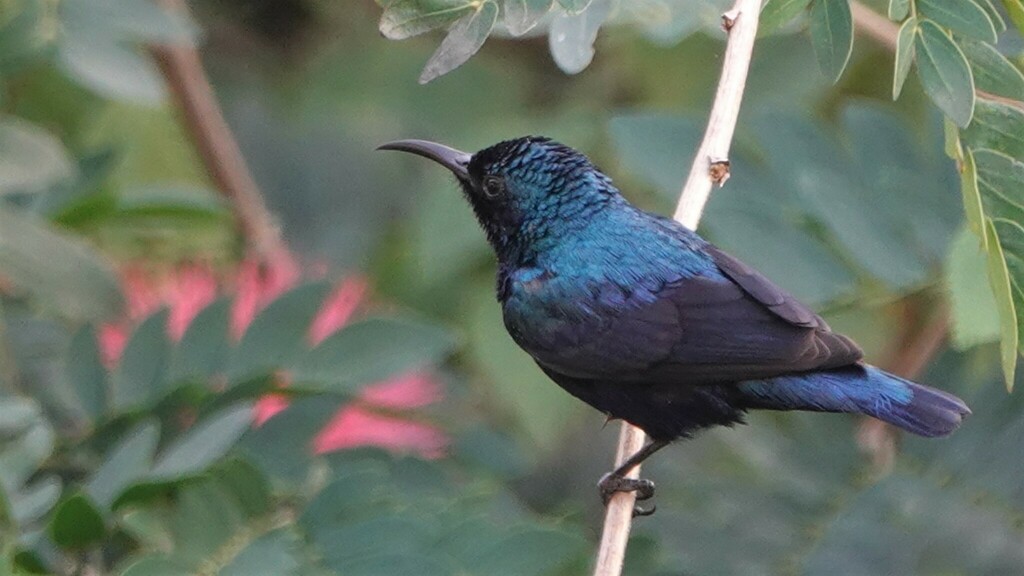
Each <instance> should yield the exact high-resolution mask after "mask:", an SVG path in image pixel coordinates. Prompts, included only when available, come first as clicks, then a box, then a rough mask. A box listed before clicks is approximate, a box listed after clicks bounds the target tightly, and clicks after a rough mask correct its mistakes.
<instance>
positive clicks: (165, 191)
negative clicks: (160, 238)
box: [117, 186, 230, 220]
mask: <svg viewBox="0 0 1024 576" xmlns="http://www.w3.org/2000/svg"><path fill="white" fill-rule="evenodd" d="M117 211H118V215H119V217H160V218H184V219H212V220H217V219H225V218H228V217H229V216H230V212H229V210H228V207H227V206H226V205H225V203H224V202H223V201H222V200H220V198H218V197H217V196H215V195H214V193H213V192H211V191H210V190H205V189H202V188H195V187H187V186H148V187H146V188H142V189H134V190H129V191H126V192H125V193H124V194H122V195H120V196H119V197H118V199H117Z"/></svg>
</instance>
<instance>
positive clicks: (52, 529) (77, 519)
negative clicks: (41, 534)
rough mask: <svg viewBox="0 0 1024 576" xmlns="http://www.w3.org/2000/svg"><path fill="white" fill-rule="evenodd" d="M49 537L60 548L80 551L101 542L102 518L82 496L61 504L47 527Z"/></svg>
mask: <svg viewBox="0 0 1024 576" xmlns="http://www.w3.org/2000/svg"><path fill="white" fill-rule="evenodd" d="M48 531H49V533H50V537H51V538H53V541H54V542H55V543H56V544H57V545H58V546H60V547H61V548H71V549H81V548H85V547H87V546H89V545H91V544H95V543H97V542H100V541H102V540H103V537H104V535H105V533H106V527H105V526H104V524H103V516H102V515H101V514H100V512H99V510H97V509H96V506H94V505H93V503H92V501H90V500H89V498H88V497H86V496H85V495H84V494H81V493H78V494H74V495H72V496H71V497H70V498H67V499H66V500H64V501H63V502H61V503H60V504H59V505H58V506H57V509H56V510H55V511H54V513H53V518H52V519H51V520H50V524H49V526H48Z"/></svg>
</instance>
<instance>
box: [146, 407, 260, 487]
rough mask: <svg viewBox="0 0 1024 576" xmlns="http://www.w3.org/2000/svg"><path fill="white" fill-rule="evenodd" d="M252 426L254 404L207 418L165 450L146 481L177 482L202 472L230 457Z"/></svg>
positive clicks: (230, 409)
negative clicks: (238, 441)
mask: <svg viewBox="0 0 1024 576" xmlns="http://www.w3.org/2000/svg"><path fill="white" fill-rule="evenodd" d="M251 423H252V405H251V404H240V405H238V406H233V407H231V408H226V409H224V410H221V411H220V412H218V413H216V414H214V415H212V416H209V417H207V418H206V419H205V420H203V421H202V422H200V423H199V424H197V425H196V426H195V427H193V428H192V429H190V430H189V431H188V432H186V433H185V434H184V435H183V436H181V437H180V438H178V439H177V440H175V441H174V442H173V443H172V444H171V445H170V446H168V447H167V449H166V450H164V452H163V453H162V454H161V455H160V457H159V458H158V459H157V461H156V464H154V465H153V470H152V471H150V473H149V475H148V477H147V478H148V479H149V480H157V481H164V480H175V479H178V478H182V477H186V476H191V475H193V474H197V473H199V472H202V471H203V470H205V469H206V468H208V467H209V466H210V465H211V464H213V463H214V462H216V461H217V460H219V459H220V458H221V457H223V456H224V455H225V454H227V452H228V450H230V449H231V447H232V446H234V445H235V442H236V441H237V440H238V439H239V438H241V437H242V434H244V433H245V431H246V430H248V429H249V426H250V424H251Z"/></svg>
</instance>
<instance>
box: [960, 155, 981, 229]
mask: <svg viewBox="0 0 1024 576" xmlns="http://www.w3.org/2000/svg"><path fill="white" fill-rule="evenodd" d="M960 191H961V193H962V194H963V198H964V214H965V215H966V218H967V225H968V226H969V227H970V229H971V231H973V232H974V233H975V234H976V235H977V236H978V238H979V239H980V240H981V243H982V248H987V244H986V243H985V239H986V238H987V236H986V234H985V210H984V208H982V204H981V192H979V191H978V169H977V167H976V166H975V165H974V152H972V151H971V149H970V148H968V149H967V150H966V151H965V153H964V160H963V165H962V166H961V167H960Z"/></svg>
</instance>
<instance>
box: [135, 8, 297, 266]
mask: <svg viewBox="0 0 1024 576" xmlns="http://www.w3.org/2000/svg"><path fill="white" fill-rule="evenodd" d="M161 3H162V4H163V6H164V7H165V8H166V9H168V10H175V11H178V12H180V13H181V14H185V15H188V14H189V12H188V6H187V5H186V4H185V1H184V0H161ZM152 52H153V56H154V58H155V59H156V62H157V64H158V65H159V67H160V71H161V72H162V73H163V76H164V78H165V79H166V81H167V85H168V88H170V91H171V95H172V97H173V99H174V102H175V104H176V105H177V107H178V108H179V110H180V112H181V115H182V122H183V124H184V126H185V128H186V129H187V131H188V133H189V135H190V136H191V137H192V142H193V144H194V145H195V147H196V149H197V150H198V151H199V155H200V157H201V158H202V161H203V164H204V165H205V166H206V171H207V172H208V173H209V174H210V178H212V179H213V181H214V183H215V184H216V186H217V189H218V190H219V191H220V193H221V194H223V195H224V196H225V197H226V198H227V199H228V200H229V201H230V203H231V208H232V211H233V212H234V214H235V217H236V218H237V219H238V223H239V226H240V227H241V229H242V234H243V235H244V236H245V239H246V242H247V244H248V246H249V249H250V250H252V252H253V253H254V254H255V255H256V256H257V257H258V258H260V259H261V261H263V262H268V261H270V260H272V259H273V257H274V256H275V255H277V254H282V253H284V252H285V251H286V250H287V248H286V246H285V243H284V241H283V239H282V238H281V230H280V228H279V227H278V225H277V222H276V221H275V219H274V217H273V215H272V214H271V213H270V210H268V209H267V207H266V205H265V204H264V203H263V197H262V196H261V195H260V191H259V188H258V187H257V186H256V182H255V181H254V180H253V178H252V175H251V174H250V172H249V167H248V165H246V163H245V158H244V157H243V156H242V151H241V150H240V149H239V148H238V143H237V142H236V141H235V138H234V135H232V133H231V128H230V127H229V126H228V123H227V121H226V120H225V119H224V114H223V112H222V111H221V108H220V105H219V104H218V103H217V97H216V95H215V94H214V92H213V87H212V86H211V85H210V81H209V79H208V78H207V77H206V72H205V71H204V70H203V63H202V60H201V59H200V57H199V51H198V50H197V49H196V47H195V46H191V45H166V46H154V47H153V48H152Z"/></svg>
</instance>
